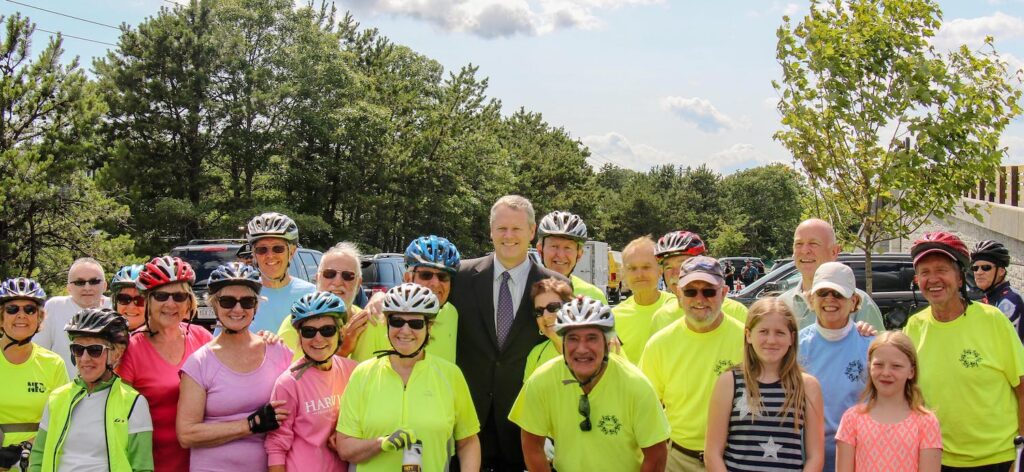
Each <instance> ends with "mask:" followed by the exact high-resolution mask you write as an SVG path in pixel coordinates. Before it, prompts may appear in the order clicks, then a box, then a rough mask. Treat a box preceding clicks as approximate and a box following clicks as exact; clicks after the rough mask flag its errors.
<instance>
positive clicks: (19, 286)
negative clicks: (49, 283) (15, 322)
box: [0, 277, 46, 305]
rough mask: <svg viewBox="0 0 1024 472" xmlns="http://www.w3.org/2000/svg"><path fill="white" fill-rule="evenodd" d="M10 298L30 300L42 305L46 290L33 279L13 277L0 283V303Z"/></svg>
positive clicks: (44, 300)
mask: <svg viewBox="0 0 1024 472" xmlns="http://www.w3.org/2000/svg"><path fill="white" fill-rule="evenodd" d="M10 300H32V301H34V302H36V303H38V304H39V305H42V304H43V303H45V302H46V292H45V291H43V287H42V286H40V285H39V282H36V281H35V280H32V279H29V278H25V277H15V278H13V279H7V280H5V281H4V282H3V283H2V284H0V303H5V302H7V301H10Z"/></svg>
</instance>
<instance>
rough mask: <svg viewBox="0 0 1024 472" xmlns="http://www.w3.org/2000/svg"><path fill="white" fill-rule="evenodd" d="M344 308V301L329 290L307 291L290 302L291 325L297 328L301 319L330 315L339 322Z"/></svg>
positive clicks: (343, 314) (343, 313)
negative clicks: (292, 302)
mask: <svg viewBox="0 0 1024 472" xmlns="http://www.w3.org/2000/svg"><path fill="white" fill-rule="evenodd" d="M346 309H347V308H346V306H345V301H344V300H342V299H341V297H339V296H337V295H335V294H333V293H331V292H313V293H307V294H305V295H303V296H302V298H300V299H298V300H297V301H296V302H295V303H294V304H292V327H293V328H295V329H299V325H300V324H302V322H303V321H306V320H308V319H310V318H316V317H318V316H330V317H332V318H334V319H335V320H337V321H339V322H340V321H341V319H342V317H344V316H345V310H346Z"/></svg>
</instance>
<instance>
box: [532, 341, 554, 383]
mask: <svg viewBox="0 0 1024 472" xmlns="http://www.w3.org/2000/svg"><path fill="white" fill-rule="evenodd" d="M558 357H562V354H561V353H559V352H558V349H555V343H553V342H551V340H550V339H546V340H544V342H542V343H540V344H538V345H536V346H534V347H533V350H531V351H530V355H528V356H526V369H524V370H523V382H526V379H528V378H530V376H531V375H533V372H534V371H536V370H537V368H538V367H540V366H542V365H544V364H545V363H547V361H550V360H551V359H555V358H558Z"/></svg>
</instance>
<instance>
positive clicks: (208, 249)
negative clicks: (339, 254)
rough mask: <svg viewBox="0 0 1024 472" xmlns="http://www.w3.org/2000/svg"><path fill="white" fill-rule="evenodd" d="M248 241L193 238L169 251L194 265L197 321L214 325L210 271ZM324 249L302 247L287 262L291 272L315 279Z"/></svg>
mask: <svg viewBox="0 0 1024 472" xmlns="http://www.w3.org/2000/svg"><path fill="white" fill-rule="evenodd" d="M243 244H245V240H244V239H193V240H191V241H189V242H188V244H186V245H184V246H178V247H176V248H174V249H171V252H170V255H171V256H175V257H180V258H181V259H182V260H184V261H185V262H188V263H189V265H191V266H192V269H193V270H195V272H196V283H195V285H193V286H192V289H193V290H194V291H195V293H196V297H197V298H198V299H199V313H198V315H197V316H196V320H194V323H195V324H199V325H202V326H204V327H206V328H207V329H211V330H212V329H213V327H214V326H215V325H216V324H217V317H216V316H215V315H214V314H213V308H212V307H209V306H206V301H205V295H206V281H207V279H209V278H210V273H211V272H213V271H214V269H216V268H217V267H218V266H220V265H222V264H226V263H228V262H233V261H236V260H238V248H240V247H242V245H243ZM321 256H323V253H321V252H320V251H316V250H313V249H307V248H304V247H301V246H300V247H299V250H298V251H295V256H293V257H292V261H291V264H289V266H288V273H289V274H290V275H291V276H292V277H298V278H300V279H302V280H305V281H308V282H310V283H315V280H316V269H317V266H318V265H319V264H320V257H321Z"/></svg>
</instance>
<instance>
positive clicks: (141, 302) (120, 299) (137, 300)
mask: <svg viewBox="0 0 1024 472" xmlns="http://www.w3.org/2000/svg"><path fill="white" fill-rule="evenodd" d="M114 299H115V300H117V304H118V305H128V304H129V303H133V304H135V306H145V305H146V298H145V297H143V296H142V295H135V296H134V297H133V296H131V295H128V294H127V293H121V294H118V295H117V297H114Z"/></svg>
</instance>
